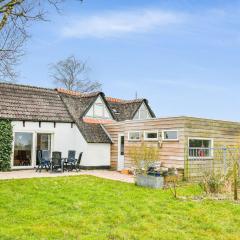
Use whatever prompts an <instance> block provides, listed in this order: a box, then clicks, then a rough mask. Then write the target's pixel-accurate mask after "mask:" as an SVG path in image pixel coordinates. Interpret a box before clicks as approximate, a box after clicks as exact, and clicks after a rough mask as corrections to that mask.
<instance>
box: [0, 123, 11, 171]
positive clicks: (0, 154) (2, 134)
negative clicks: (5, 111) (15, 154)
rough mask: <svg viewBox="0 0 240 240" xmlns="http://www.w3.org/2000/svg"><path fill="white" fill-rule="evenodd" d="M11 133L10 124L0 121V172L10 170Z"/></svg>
mask: <svg viewBox="0 0 240 240" xmlns="http://www.w3.org/2000/svg"><path fill="white" fill-rule="evenodd" d="M12 140H13V132H12V125H11V122H10V121H8V120H0V171H8V170H10V168H11V154H12Z"/></svg>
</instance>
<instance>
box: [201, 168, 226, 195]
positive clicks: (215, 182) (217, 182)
mask: <svg viewBox="0 0 240 240" xmlns="http://www.w3.org/2000/svg"><path fill="white" fill-rule="evenodd" d="M226 182H227V178H226V176H224V175H223V174H220V173H214V172H212V171H206V172H205V173H204V175H203V178H202V180H201V182H200V186H201V188H202V189H203V190H204V191H205V192H206V193H207V194H209V193H222V192H223V191H224V189H225V187H226Z"/></svg>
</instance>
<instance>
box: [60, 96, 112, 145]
mask: <svg viewBox="0 0 240 240" xmlns="http://www.w3.org/2000/svg"><path fill="white" fill-rule="evenodd" d="M99 94H100V93H95V94H91V95H90V96H89V97H86V96H85V97H80V96H76V95H72V94H66V93H64V94H63V93H62V94H61V93H60V95H61V98H62V100H63V102H64V103H65V105H66V107H67V109H68V111H69V113H70V115H71V116H72V118H73V119H74V122H75V123H76V124H77V126H78V128H79V130H80V132H81V133H82V135H83V136H84V138H85V140H86V141H87V142H88V143H111V140H110V138H109V137H108V135H107V133H106V132H105V130H104V129H103V127H102V126H101V124H99V123H98V124H96V123H87V122H84V121H83V120H82V117H83V115H84V113H85V112H86V111H87V110H88V109H89V108H90V107H91V105H92V104H93V103H94V102H95V100H96V99H97V97H98V96H99Z"/></svg>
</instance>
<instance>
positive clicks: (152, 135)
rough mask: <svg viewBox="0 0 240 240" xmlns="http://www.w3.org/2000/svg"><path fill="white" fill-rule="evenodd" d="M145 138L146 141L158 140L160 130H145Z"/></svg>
mask: <svg viewBox="0 0 240 240" xmlns="http://www.w3.org/2000/svg"><path fill="white" fill-rule="evenodd" d="M144 140H146V141H157V140H158V131H157V130H153V131H145V132H144Z"/></svg>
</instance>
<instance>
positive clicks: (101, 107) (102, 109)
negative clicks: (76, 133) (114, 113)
mask: <svg viewBox="0 0 240 240" xmlns="http://www.w3.org/2000/svg"><path fill="white" fill-rule="evenodd" d="M86 116H87V117H93V118H104V119H111V118H112V117H111V114H110V112H109V110H108V108H107V107H106V105H105V103H104V102H103V100H102V98H101V97H99V98H98V99H97V100H96V102H95V103H94V104H93V105H92V107H91V108H90V109H89V111H88V112H87V114H86Z"/></svg>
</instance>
